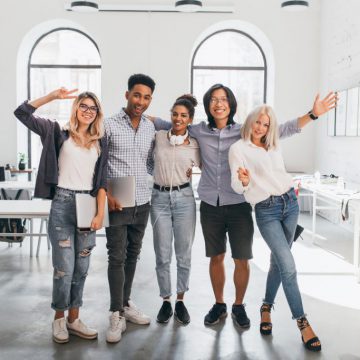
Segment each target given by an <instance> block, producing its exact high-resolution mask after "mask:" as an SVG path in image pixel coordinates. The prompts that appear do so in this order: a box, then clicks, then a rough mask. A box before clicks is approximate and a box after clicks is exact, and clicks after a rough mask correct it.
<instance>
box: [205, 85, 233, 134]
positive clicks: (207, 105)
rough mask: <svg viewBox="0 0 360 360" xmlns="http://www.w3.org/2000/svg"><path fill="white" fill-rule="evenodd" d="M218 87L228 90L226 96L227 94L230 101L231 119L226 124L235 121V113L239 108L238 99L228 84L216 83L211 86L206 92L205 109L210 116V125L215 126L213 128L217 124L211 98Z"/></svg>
mask: <svg viewBox="0 0 360 360" xmlns="http://www.w3.org/2000/svg"><path fill="white" fill-rule="evenodd" d="M218 89H223V90H224V91H225V92H226V96H227V98H228V102H229V107H230V114H229V119H228V121H227V123H226V125H231V124H234V123H235V121H234V115H235V113H236V109H237V101H236V98H235V95H234V93H233V92H232V91H231V89H230V88H228V87H227V86H225V85H223V84H215V85H213V86H211V88H210V89H209V90H208V91H207V92H206V93H205V94H204V97H203V103H204V109H205V112H206V115H207V117H208V122H209V125H210V127H213V128H215V127H216V124H215V120H214V118H213V116H212V115H211V113H210V99H211V96H212V93H213V92H214V91H215V90H218Z"/></svg>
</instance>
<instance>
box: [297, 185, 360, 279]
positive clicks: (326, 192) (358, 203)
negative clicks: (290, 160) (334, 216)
mask: <svg viewBox="0 0 360 360" xmlns="http://www.w3.org/2000/svg"><path fill="white" fill-rule="evenodd" d="M301 189H305V190H307V191H308V192H309V195H310V196H312V236H313V242H315V236H316V211H317V210H320V209H323V210H336V211H338V212H341V205H342V202H343V201H346V200H348V199H349V198H350V199H351V200H350V201H349V212H351V213H353V214H354V248H353V265H354V273H355V275H356V276H357V277H358V282H360V272H359V270H360V263H359V251H360V239H359V237H360V194H359V193H357V192H356V191H355V190H354V191H351V190H343V191H341V190H340V191H339V190H338V189H337V186H336V184H318V185H317V184H315V182H314V181H311V180H307V181H306V180H303V181H301V184H300V192H299V194H300V196H301V195H302V194H301ZM305 196H306V194H305ZM318 200H320V201H322V202H324V203H325V204H327V205H325V206H324V205H318Z"/></svg>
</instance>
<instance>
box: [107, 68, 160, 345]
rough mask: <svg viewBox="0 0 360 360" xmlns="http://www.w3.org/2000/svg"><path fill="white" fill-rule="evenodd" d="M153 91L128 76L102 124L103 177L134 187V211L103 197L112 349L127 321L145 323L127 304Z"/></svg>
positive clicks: (138, 77)
mask: <svg viewBox="0 0 360 360" xmlns="http://www.w3.org/2000/svg"><path fill="white" fill-rule="evenodd" d="M154 89H155V82H154V80H153V79H151V78H150V77H149V76H147V75H143V74H135V75H132V76H130V78H129V80H128V90H127V91H126V93H125V97H126V100H127V106H126V108H123V109H122V110H120V112H119V113H117V114H115V115H113V116H111V117H109V118H107V119H105V121H104V125H105V136H106V138H107V141H108V147H109V160H108V177H109V178H118V177H122V176H131V175H132V176H135V184H136V187H135V188H136V190H135V206H134V207H127V208H122V206H121V203H119V202H118V201H117V200H116V199H115V198H113V197H112V196H111V194H108V204H109V212H110V227H108V228H106V237H107V245H106V246H107V249H108V258H109V265H108V280H109V287H110V297H111V304H110V311H111V315H110V326H109V328H108V330H107V333H106V340H107V341H108V342H112V343H114V342H118V341H120V339H121V334H122V332H124V331H125V329H126V320H128V321H131V322H133V323H136V324H143V325H146V324H149V323H150V318H149V317H148V316H146V315H145V314H143V313H142V312H141V311H139V309H137V308H136V306H135V305H134V303H133V302H132V301H131V300H130V293H131V287H132V282H133V279H134V274H135V269H136V262H137V260H138V256H139V254H140V250H141V245H142V239H143V236H144V233H145V228H146V225H147V221H148V217H149V210H150V204H149V199H150V195H151V192H150V188H149V186H148V183H147V177H148V176H147V174H148V173H152V167H153V161H152V151H153V146H154V138H155V128H154V125H153V123H152V122H151V121H150V120H148V119H147V118H146V117H144V116H143V113H144V112H145V110H146V109H147V108H148V106H149V105H150V103H151V98H152V93H153V91H154Z"/></svg>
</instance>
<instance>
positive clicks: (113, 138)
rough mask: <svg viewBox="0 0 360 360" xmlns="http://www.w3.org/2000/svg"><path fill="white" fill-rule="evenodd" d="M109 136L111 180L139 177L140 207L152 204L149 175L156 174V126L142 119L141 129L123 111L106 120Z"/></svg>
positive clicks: (137, 199) (137, 203)
mask: <svg viewBox="0 0 360 360" xmlns="http://www.w3.org/2000/svg"><path fill="white" fill-rule="evenodd" d="M104 126H105V136H106V138H107V141H108V148H109V156H108V178H117V177H121V176H130V175H134V176H135V183H136V190H135V194H136V196H135V200H136V205H143V204H146V203H147V202H149V199H150V195H151V190H150V188H149V185H148V181H147V179H148V176H147V174H148V173H149V174H152V170H153V168H154V163H153V157H152V152H153V147H154V138H155V127H154V124H153V123H152V122H151V121H150V120H148V119H146V118H145V117H144V116H142V117H141V120H140V123H139V127H138V128H137V130H135V129H134V128H133V127H132V124H131V120H130V117H129V116H128V115H127V114H126V113H125V111H124V109H122V110H121V111H120V112H119V113H117V114H115V115H113V116H111V117H109V118H106V119H105V121H104Z"/></svg>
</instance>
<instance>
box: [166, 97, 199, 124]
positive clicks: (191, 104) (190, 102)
mask: <svg viewBox="0 0 360 360" xmlns="http://www.w3.org/2000/svg"><path fill="white" fill-rule="evenodd" d="M197 104H198V102H197V100H196V98H195V97H194V96H193V95H191V94H184V95H181V96H179V97H178V98H177V99H176V101H175V102H174V105H173V106H172V108H171V111H173V109H174V107H175V106H178V105H180V106H185V107H186V109H187V111H188V112H189V117H190V119H193V118H194V115H195V106H197Z"/></svg>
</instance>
